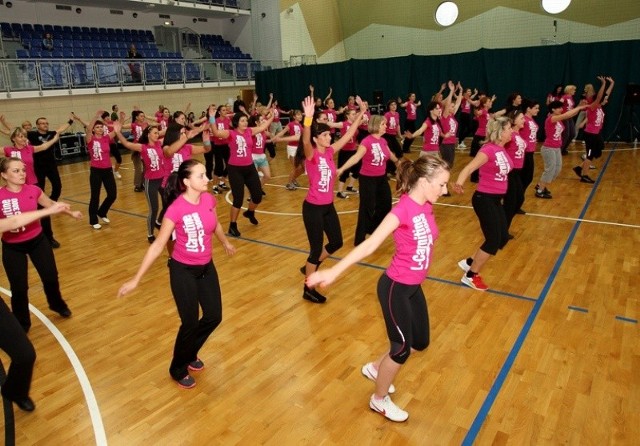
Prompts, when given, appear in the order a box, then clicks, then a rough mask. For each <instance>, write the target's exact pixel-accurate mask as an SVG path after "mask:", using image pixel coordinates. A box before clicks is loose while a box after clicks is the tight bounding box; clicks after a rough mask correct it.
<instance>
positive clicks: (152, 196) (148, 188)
mask: <svg viewBox="0 0 640 446" xmlns="http://www.w3.org/2000/svg"><path fill="white" fill-rule="evenodd" d="M161 187H162V178H157V179H154V180H150V179H148V178H145V179H144V195H145V196H146V197H147V205H148V206H149V213H147V236H150V235H153V228H154V227H155V224H156V219H157V218H158V198H160V189H161ZM162 217H164V214H163V215H162Z"/></svg>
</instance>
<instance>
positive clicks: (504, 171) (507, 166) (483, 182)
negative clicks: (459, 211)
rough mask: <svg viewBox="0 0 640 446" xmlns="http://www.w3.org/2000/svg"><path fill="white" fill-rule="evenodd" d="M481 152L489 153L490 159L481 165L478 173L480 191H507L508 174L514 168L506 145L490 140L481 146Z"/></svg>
mask: <svg viewBox="0 0 640 446" xmlns="http://www.w3.org/2000/svg"><path fill="white" fill-rule="evenodd" d="M479 153H484V154H485V155H487V157H488V158H489V160H488V161H487V162H486V163H484V164H483V165H482V166H480V169H478V173H479V174H480V181H479V182H478V188H477V189H476V190H477V191H478V192H484V193H487V194H504V193H505V192H507V175H508V174H509V171H510V170H511V169H512V168H513V164H512V163H511V159H510V158H509V155H507V152H505V150H504V147H501V146H499V145H497V144H494V143H492V142H488V143H486V144H485V145H483V146H482V147H481V148H480V152H479Z"/></svg>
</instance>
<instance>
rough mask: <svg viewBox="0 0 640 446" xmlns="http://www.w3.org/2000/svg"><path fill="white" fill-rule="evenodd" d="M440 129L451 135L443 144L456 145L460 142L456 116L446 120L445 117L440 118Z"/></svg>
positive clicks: (450, 116) (448, 117)
mask: <svg viewBox="0 0 640 446" xmlns="http://www.w3.org/2000/svg"><path fill="white" fill-rule="evenodd" d="M440 128H441V129H442V133H444V134H446V133H448V134H449V136H447V137H446V138H444V139H443V140H442V144H455V143H456V142H458V136H457V134H458V121H457V120H456V117H455V116H453V115H449V116H447V117H446V118H445V117H444V116H443V117H442V118H440Z"/></svg>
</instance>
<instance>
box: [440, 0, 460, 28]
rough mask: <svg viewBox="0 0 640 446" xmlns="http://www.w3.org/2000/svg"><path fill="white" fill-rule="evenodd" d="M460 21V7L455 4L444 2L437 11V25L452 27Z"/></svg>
mask: <svg viewBox="0 0 640 446" xmlns="http://www.w3.org/2000/svg"><path fill="white" fill-rule="evenodd" d="M457 19H458V5H456V4H455V3H454V2H442V3H440V5H439V6H438V8H437V9H436V23H437V24H438V25H440V26H451V25H453V24H454V23H455V21H456V20H457Z"/></svg>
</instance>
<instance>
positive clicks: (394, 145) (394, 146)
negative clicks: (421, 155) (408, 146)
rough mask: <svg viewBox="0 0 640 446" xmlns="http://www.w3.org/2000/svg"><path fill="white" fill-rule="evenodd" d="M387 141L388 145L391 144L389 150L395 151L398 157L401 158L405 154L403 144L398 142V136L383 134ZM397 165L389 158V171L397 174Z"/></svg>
mask: <svg viewBox="0 0 640 446" xmlns="http://www.w3.org/2000/svg"><path fill="white" fill-rule="evenodd" d="M382 137H383V138H384V140H385V141H387V145H388V146H389V150H390V151H391V153H393V154H394V155H395V156H396V158H398V159H400V158H402V157H403V156H404V152H403V151H402V146H400V143H399V142H398V138H397V137H396V136H395V135H390V134H388V133H385V134H384V135H382ZM396 170H397V169H396V165H395V163H394V162H393V161H391V160H387V173H390V174H392V175H395V173H396Z"/></svg>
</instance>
